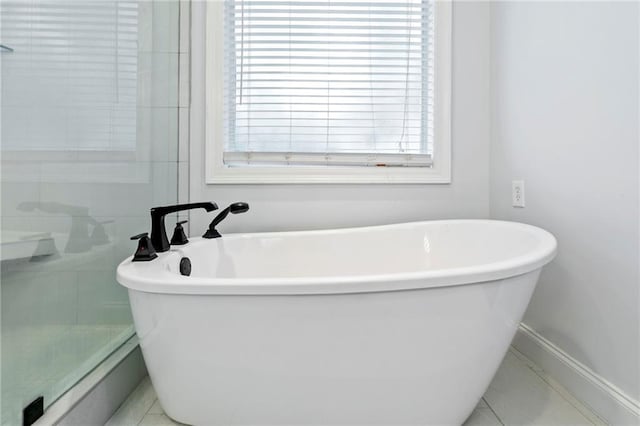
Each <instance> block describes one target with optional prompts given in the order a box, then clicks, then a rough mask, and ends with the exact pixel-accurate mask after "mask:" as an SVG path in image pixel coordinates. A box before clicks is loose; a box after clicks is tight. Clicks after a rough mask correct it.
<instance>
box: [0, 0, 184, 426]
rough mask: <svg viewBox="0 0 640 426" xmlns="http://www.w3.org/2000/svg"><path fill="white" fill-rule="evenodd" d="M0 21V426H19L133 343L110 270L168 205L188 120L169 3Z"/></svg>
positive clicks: (23, 7) (8, 12)
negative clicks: (156, 209)
mask: <svg viewBox="0 0 640 426" xmlns="http://www.w3.org/2000/svg"><path fill="white" fill-rule="evenodd" d="M0 20H1V22H0V24H1V25H0V43H2V44H4V45H7V46H10V47H11V48H12V49H13V52H9V51H5V52H3V53H1V54H0V67H1V71H2V74H1V84H2V98H1V108H0V111H1V120H0V121H1V135H2V139H1V145H0V146H1V148H2V149H1V156H2V163H1V171H0V177H1V201H2V203H1V204H2V206H1V209H2V223H1V225H2V226H1V234H0V236H1V240H2V246H1V247H0V250H1V253H2V264H1V266H2V276H1V284H0V285H1V287H0V299H1V311H0V312H1V323H2V329H1V330H2V336H1V338H2V398H1V399H2V419H1V423H2V424H17V423H20V422H21V420H20V418H21V414H22V409H23V407H24V406H25V405H27V404H28V403H29V402H31V401H32V400H34V399H35V398H36V397H38V396H41V395H42V396H44V402H45V406H47V405H49V404H50V403H51V402H53V401H54V400H55V399H56V398H57V397H58V396H59V395H60V394H61V393H63V392H64V391H66V390H67V389H68V388H69V387H71V386H72V385H73V384H74V383H75V382H76V381H77V380H78V379H79V378H81V377H82V376H83V375H84V374H86V373H87V372H88V371H89V370H90V369H91V368H93V367H94V366H95V365H96V364H97V363H99V362H100V361H101V360H102V359H103V358H104V357H105V356H107V355H108V354H109V353H110V352H111V351H113V350H114V349H115V348H117V347H118V346H119V345H120V344H121V343H122V342H124V341H125V340H126V339H127V338H128V337H130V336H131V335H132V334H133V327H132V319H131V313H130V309H129V303H128V297H127V293H126V291H125V289H124V288H122V287H121V286H119V284H117V282H116V281H115V268H116V266H117V264H118V263H119V262H120V261H122V260H123V259H124V258H125V257H126V256H129V255H130V254H131V253H132V252H133V250H134V249H135V242H134V241H131V240H130V239H129V237H130V236H132V235H134V234H138V233H141V232H145V231H148V230H149V225H150V223H149V208H150V207H152V206H156V205H164V204H174V203H176V202H177V201H178V195H177V194H178V172H179V164H180V162H179V160H180V157H179V149H178V123H179V120H181V119H182V120H187V119H188V115H187V117H183V115H184V114H183V113H181V109H179V106H180V101H181V100H180V96H179V90H178V87H179V84H180V70H179V68H180V67H179V64H180V58H181V54H180V51H181V45H182V44H181V42H180V37H179V27H180V21H181V7H180V4H179V2H178V1H177V0H175V1H160V2H147V1H141V2H138V1H135V0H131V1H123V0H121V1H116V0H106V1H102V2H100V3H95V2H88V3H84V2H77V1H63V0H55V1H44V0H32V1H3V2H2V3H1V5H0ZM183 159H184V160H186V157H183ZM171 223H172V219H171V218H168V219H167V226H168V227H171Z"/></svg>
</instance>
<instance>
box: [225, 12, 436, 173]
mask: <svg viewBox="0 0 640 426" xmlns="http://www.w3.org/2000/svg"><path fill="white" fill-rule="evenodd" d="M224 15H225V16H224V19H225V20H224V66H225V74H224V79H225V80H224V104H225V108H224V114H225V117H224V123H225V131H224V141H225V144H224V153H223V161H224V164H225V165H227V166H240V165H247V164H248V165H259V166H269V165H330V166H341V165H344V166H382V165H384V166H413V167H415V166H421V167H429V166H431V165H432V154H433V137H434V120H433V99H434V88H433V83H434V16H433V2H432V1H427V0H400V1H392V0H344V1H314V0H290V1H287V0H228V1H226V2H225V6H224Z"/></svg>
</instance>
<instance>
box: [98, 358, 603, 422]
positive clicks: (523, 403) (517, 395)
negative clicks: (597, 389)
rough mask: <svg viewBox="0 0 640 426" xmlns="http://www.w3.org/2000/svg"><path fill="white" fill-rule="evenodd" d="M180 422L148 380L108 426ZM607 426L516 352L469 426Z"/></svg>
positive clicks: (503, 363) (501, 368)
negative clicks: (166, 411) (161, 402)
mask: <svg viewBox="0 0 640 426" xmlns="http://www.w3.org/2000/svg"><path fill="white" fill-rule="evenodd" d="M179 424H180V423H177V422H174V421H173V420H171V419H170V418H169V417H168V416H167V415H165V414H164V411H163V410H162V407H161V406H160V404H159V402H158V399H157V398H156V394H155V392H154V390H153V387H152V386H151V382H150V381H149V378H148V377H147V378H146V379H145V380H144V381H143V382H142V383H140V385H139V386H138V387H137V389H136V390H135V391H134V392H133V393H132V394H131V395H130V396H129V398H128V399H127V400H126V401H125V402H124V404H123V405H122V406H121V407H120V409H119V410H118V411H117V412H116V413H115V414H114V415H113V417H112V418H111V419H110V420H109V422H108V423H107V426H131V425H179ZM604 424H605V423H604V422H603V421H602V420H601V419H599V418H598V417H597V416H596V415H595V414H593V413H592V412H591V411H589V409H588V408H586V407H585V406H584V405H582V404H581V403H580V402H578V401H577V400H576V399H575V398H573V397H572V396H571V395H570V394H569V393H568V392H567V391H566V390H565V389H564V388H562V386H560V385H559V384H558V383H556V382H555V381H554V380H553V379H551V378H549V376H548V375H546V374H544V372H543V371H542V370H541V369H540V368H539V367H537V366H536V365H535V364H533V363H532V362H531V361H529V360H528V359H527V358H526V357H524V355H522V354H520V353H519V352H518V351H516V350H515V349H511V350H510V351H509V353H508V354H507V356H506V357H505V359H504V361H503V362H502V365H501V366H500V369H499V370H498V373H497V374H496V377H495V378H494V379H493V382H492V383H491V385H490V386H489V389H488V390H487V392H486V393H485V395H484V397H483V398H482V400H481V401H480V403H479V404H478V406H477V407H476V409H475V410H474V411H473V413H472V414H471V416H470V417H469V419H468V420H467V421H466V422H465V424H464V426H493V425H539V426H552V425H553V426H568V425H572V426H574V425H604Z"/></svg>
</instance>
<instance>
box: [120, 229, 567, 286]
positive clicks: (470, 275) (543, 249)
mask: <svg viewBox="0 0 640 426" xmlns="http://www.w3.org/2000/svg"><path fill="white" fill-rule="evenodd" d="M423 223H434V224H435V223H440V224H443V225H444V224H456V223H479V224H482V223H485V224H492V223H493V224H501V225H507V226H512V227H513V228H514V229H515V228H519V229H520V230H522V231H524V232H528V233H534V234H536V235H537V237H538V238H539V240H540V241H541V244H540V245H539V247H537V248H536V249H535V250H532V251H530V252H528V253H526V254H524V255H521V256H517V257H514V258H510V259H508V260H502V261H498V262H492V263H486V264H481V265H474V266H468V267H456V268H447V269H438V270H425V271H417V272H399V273H390V274H376V275H365V274H363V275H352V276H323V277H286V278H278V277H274V278H208V277H186V276H182V275H179V274H176V273H175V272H171V271H170V270H169V269H168V268H167V266H166V262H167V261H168V259H169V258H171V257H174V258H175V260H176V261H177V260H178V258H179V257H180V256H181V252H182V248H183V247H184V246H172V247H171V250H170V251H168V252H165V253H159V256H158V259H156V260H154V261H152V262H131V259H132V256H130V257H128V258H126V259H125V260H124V261H122V262H121V263H120V264H119V265H118V268H117V273H116V278H117V281H118V282H119V283H120V284H121V285H122V286H124V287H126V288H128V289H129V290H134V291H140V292H144V293H157V294H174V295H313V294H344V293H373V292H386V291H401V290H417V289H426V288H435V287H446V286H457V285H466V284H474V283H481V282H487V281H494V280H500V279H505V278H510V277H514V276H518V275H523V274H526V273H528V272H532V271H535V270H537V269H539V268H542V267H543V266H544V265H546V264H547V263H549V262H550V261H551V260H553V258H554V257H555V255H556V253H557V241H556V239H555V237H554V236H553V235H552V234H551V233H549V232H548V231H546V230H544V229H541V228H538V227H536V226H533V225H528V224H524V223H520V222H512V221H500V220H490V219H453V220H426V221H415V222H402V223H396V224H389V225H374V226H363V227H351V228H335V229H320V230H302V231H278V232H264V233H262V232H251V233H237V234H227V235H226V238H246V237H247V236H261V237H273V236H282V235H283V234H286V235H291V236H295V235H310V234H311V235H312V234H318V233H320V234H331V233H342V232H349V231H352V232H353V231H355V232H365V231H367V230H372V229H381V228H393V227H402V226H411V225H418V224H423ZM223 238H225V237H223ZM200 240H201V239H200V238H192V239H191V241H192V242H194V243H196V242H198V241H200Z"/></svg>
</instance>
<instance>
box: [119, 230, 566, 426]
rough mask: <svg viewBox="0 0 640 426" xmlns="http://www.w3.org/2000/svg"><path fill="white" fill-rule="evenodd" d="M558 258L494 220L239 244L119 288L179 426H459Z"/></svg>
mask: <svg viewBox="0 0 640 426" xmlns="http://www.w3.org/2000/svg"><path fill="white" fill-rule="evenodd" d="M555 251H556V241H555V239H554V237H553V236H552V235H551V234H549V233H548V232H546V231H544V230H542V229H539V228H536V227H533V226H529V225H524V224H519V223H512V222H499V221H488V220H448V221H431V222H418V223H405V224H398V225H387V226H376V227H366V228H353V229H337V230H326V231H304V232H277V233H255V234H232V235H225V236H223V237H222V238H218V239H212V240H203V239H199V238H195V239H193V240H192V241H191V242H189V243H188V244H187V245H184V246H173V247H172V249H171V251H169V252H166V253H162V254H160V256H159V257H158V258H157V259H155V260H153V261H151V262H135V263H134V262H131V259H127V260H125V261H124V262H122V263H121V264H120V266H119V267H118V281H119V282H120V283H121V284H122V285H124V286H125V287H127V288H128V289H129V296H130V299H131V306H132V309H133V315H134V320H135V326H136V330H137V333H138V337H139V339H140V346H141V348H142V352H143V354H144V359H145V361H146V364H147V368H148V370H149V374H150V376H151V381H152V382H153V385H154V387H155V390H156V392H157V395H158V398H159V400H160V403H161V404H162V406H163V408H164V409H165V411H166V413H167V414H168V415H169V416H170V417H172V418H174V419H175V420H177V421H179V422H183V423H187V424H193V425H203V426H204V425H207V426H208V425H225V426H226V425H460V424H461V423H463V422H464V420H465V419H466V418H467V416H468V415H469V414H470V413H471V411H472V410H473V408H474V407H475V406H476V404H477V403H478V401H479V399H480V398H481V397H482V395H483V393H484V392H485V390H486V388H487V386H488V385H489V383H490V381H491V379H492V377H493V375H494V374H495V372H496V370H497V368H498V366H499V364H500V362H501V361H502V358H503V356H504V355H505V353H506V351H507V349H508V347H509V344H510V342H511V340H512V338H513V336H514V333H515V332H516V329H517V327H518V324H519V322H520V320H521V318H522V315H523V313H524V311H525V309H526V307H527V304H528V303H529V299H530V297H531V293H532V292H533V290H534V288H535V285H536V281H537V279H538V275H539V273H540V270H541V268H542V267H543V266H544V265H545V264H546V263H548V262H549V261H550V260H551V259H552V258H553V257H554V255H555ZM183 257H188V258H189V259H190V261H191V264H192V273H191V276H183V275H181V274H180V272H179V263H180V261H181V259H182V258H183Z"/></svg>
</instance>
